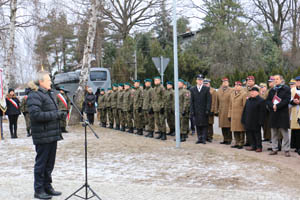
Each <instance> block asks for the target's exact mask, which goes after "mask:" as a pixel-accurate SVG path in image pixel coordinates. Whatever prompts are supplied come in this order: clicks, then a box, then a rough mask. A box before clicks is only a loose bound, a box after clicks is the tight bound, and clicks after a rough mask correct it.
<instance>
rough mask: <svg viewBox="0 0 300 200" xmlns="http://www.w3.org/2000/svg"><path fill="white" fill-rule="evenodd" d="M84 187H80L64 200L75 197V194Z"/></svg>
mask: <svg viewBox="0 0 300 200" xmlns="http://www.w3.org/2000/svg"><path fill="white" fill-rule="evenodd" d="M85 187H86V185H85V184H84V185H83V186H81V187H80V188H79V189H78V190H76V191H75V192H74V193H72V194H71V195H70V196H68V197H67V198H66V199H65V200H68V199H70V198H71V197H72V196H76V193H77V192H79V191H80V190H82V189H83V188H85Z"/></svg>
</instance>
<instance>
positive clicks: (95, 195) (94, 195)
mask: <svg viewBox="0 0 300 200" xmlns="http://www.w3.org/2000/svg"><path fill="white" fill-rule="evenodd" d="M88 188H89V190H90V191H91V192H92V193H93V197H97V198H98V199H99V200H102V199H101V198H100V197H99V196H98V195H97V194H96V192H94V190H93V189H92V188H91V187H90V186H88Z"/></svg>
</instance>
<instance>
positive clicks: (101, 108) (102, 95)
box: [98, 89, 107, 128]
mask: <svg viewBox="0 0 300 200" xmlns="http://www.w3.org/2000/svg"><path fill="white" fill-rule="evenodd" d="M105 98H106V95H105V90H104V89H101V91H100V96H99V98H98V112H100V121H101V126H102V127H104V128H105V127H106V122H107V113H106V104H105Z"/></svg>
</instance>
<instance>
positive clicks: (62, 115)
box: [57, 110, 67, 119]
mask: <svg viewBox="0 0 300 200" xmlns="http://www.w3.org/2000/svg"><path fill="white" fill-rule="evenodd" d="M66 117H67V112H66V111H62V110H59V111H58V112H57V119H65V118H66Z"/></svg>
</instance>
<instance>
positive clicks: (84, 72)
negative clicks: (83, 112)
mask: <svg viewBox="0 0 300 200" xmlns="http://www.w3.org/2000/svg"><path fill="white" fill-rule="evenodd" d="M91 1H92V6H91V17H90V20H89V27H88V34H87V39H86V45H85V48H84V54H83V60H82V67H81V74H80V80H79V87H78V89H77V91H76V97H75V104H76V105H78V106H81V105H80V104H81V103H82V99H84V89H85V86H86V85H87V81H88V75H89V71H90V68H91V62H92V59H93V56H92V52H93V47H94V42H95V37H96V31H97V15H98V12H99V7H100V0H91ZM79 120H80V116H79V114H78V113H76V112H74V113H72V115H71V119H70V122H69V124H70V125H76V124H78V122H79Z"/></svg>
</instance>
